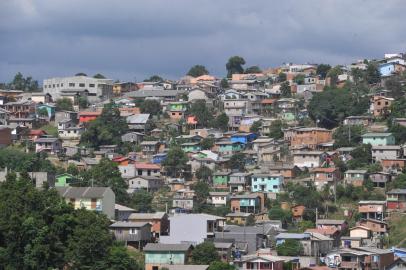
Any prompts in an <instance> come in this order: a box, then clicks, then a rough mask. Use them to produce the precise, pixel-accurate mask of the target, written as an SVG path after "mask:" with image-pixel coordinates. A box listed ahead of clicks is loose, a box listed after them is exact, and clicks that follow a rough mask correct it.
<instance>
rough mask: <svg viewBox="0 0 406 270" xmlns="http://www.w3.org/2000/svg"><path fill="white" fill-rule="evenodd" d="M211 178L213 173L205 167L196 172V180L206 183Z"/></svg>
mask: <svg viewBox="0 0 406 270" xmlns="http://www.w3.org/2000/svg"><path fill="white" fill-rule="evenodd" d="M212 176H213V171H212V170H211V169H210V168H209V167H207V166H204V165H203V166H201V167H200V168H199V169H197V171H196V177H197V179H199V180H201V181H204V182H206V183H210V182H211V178H212Z"/></svg>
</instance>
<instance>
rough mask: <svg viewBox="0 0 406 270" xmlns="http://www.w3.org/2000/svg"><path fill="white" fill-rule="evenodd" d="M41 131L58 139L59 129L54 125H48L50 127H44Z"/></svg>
mask: <svg viewBox="0 0 406 270" xmlns="http://www.w3.org/2000/svg"><path fill="white" fill-rule="evenodd" d="M41 129H42V130H43V131H45V132H46V133H47V134H48V135H51V136H53V137H58V128H57V127H55V126H53V125H50V124H48V125H45V126H42V127H41Z"/></svg>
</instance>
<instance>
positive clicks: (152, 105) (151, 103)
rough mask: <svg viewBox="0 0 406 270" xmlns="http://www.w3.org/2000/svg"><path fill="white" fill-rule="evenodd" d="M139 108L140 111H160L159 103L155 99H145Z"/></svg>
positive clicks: (156, 113) (154, 113)
mask: <svg viewBox="0 0 406 270" xmlns="http://www.w3.org/2000/svg"><path fill="white" fill-rule="evenodd" d="M140 110H141V112H142V113H149V114H151V115H158V114H159V113H160V112H161V104H159V101H157V100H155V99H147V100H144V101H143V102H142V103H141V105H140Z"/></svg>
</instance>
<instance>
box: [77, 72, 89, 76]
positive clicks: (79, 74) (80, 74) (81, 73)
mask: <svg viewBox="0 0 406 270" xmlns="http://www.w3.org/2000/svg"><path fill="white" fill-rule="evenodd" d="M75 76H85V77H87V74H86V73H83V72H79V73H76V74H75Z"/></svg>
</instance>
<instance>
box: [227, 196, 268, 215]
mask: <svg viewBox="0 0 406 270" xmlns="http://www.w3.org/2000/svg"><path fill="white" fill-rule="evenodd" d="M263 199H264V197H263V196H261V195H260V194H258V193H251V194H245V195H233V196H231V197H230V207H231V211H232V212H245V213H253V214H256V213H260V212H262V210H263Z"/></svg>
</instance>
